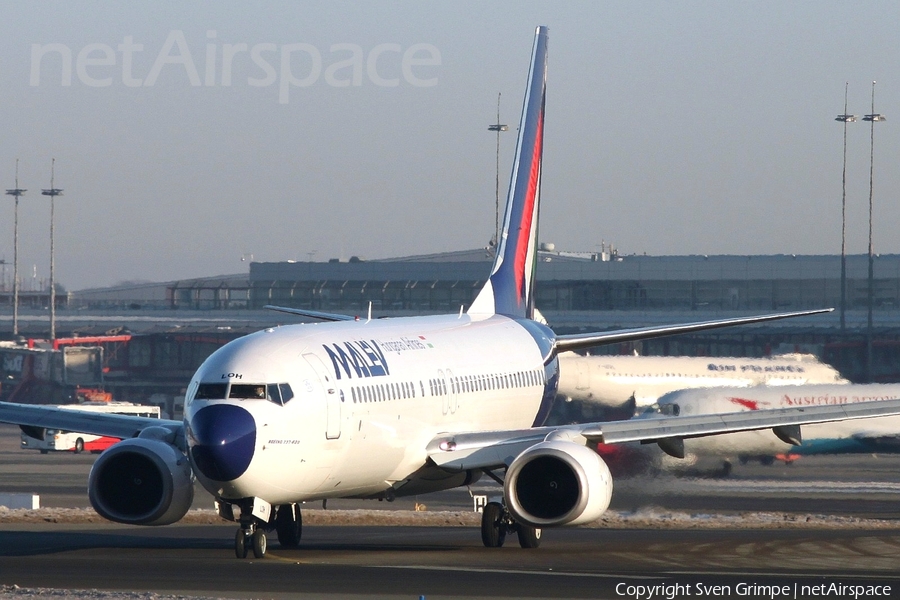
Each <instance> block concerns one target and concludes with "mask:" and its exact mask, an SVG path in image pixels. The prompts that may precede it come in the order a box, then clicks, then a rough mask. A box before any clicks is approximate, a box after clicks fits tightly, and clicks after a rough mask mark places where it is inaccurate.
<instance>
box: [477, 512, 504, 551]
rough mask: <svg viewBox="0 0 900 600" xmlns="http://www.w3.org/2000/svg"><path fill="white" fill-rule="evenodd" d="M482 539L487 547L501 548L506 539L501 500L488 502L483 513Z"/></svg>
mask: <svg viewBox="0 0 900 600" xmlns="http://www.w3.org/2000/svg"><path fill="white" fill-rule="evenodd" d="M481 541H482V542H483V543H484V545H485V547H487V548H500V547H501V546H503V542H505V541H506V525H505V524H504V523H503V505H502V504H500V503H499V502H488V503H487V505H485V507H484V512H482V513H481Z"/></svg>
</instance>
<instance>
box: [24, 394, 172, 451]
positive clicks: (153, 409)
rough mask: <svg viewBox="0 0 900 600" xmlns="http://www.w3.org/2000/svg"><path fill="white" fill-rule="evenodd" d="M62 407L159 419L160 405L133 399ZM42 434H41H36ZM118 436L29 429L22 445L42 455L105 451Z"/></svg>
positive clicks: (25, 433)
mask: <svg viewBox="0 0 900 600" xmlns="http://www.w3.org/2000/svg"><path fill="white" fill-rule="evenodd" d="M59 408H65V409H67V410H84V411H90V412H100V413H107V414H117V415H132V416H137V417H151V418H154V419H158V418H159V414H160V413H159V407H158V406H143V405H141V404H132V403H130V402H85V403H82V404H65V405H62V406H60V407H59ZM36 436H40V437H36ZM119 441H121V440H120V439H119V438H114V437H108V436H100V435H90V434H87V433H79V432H77V431H63V430H60V429H39V428H28V432H25V431H24V430H23V431H22V448H23V449H27V450H40V451H41V454H47V453H48V452H51V451H55V452H74V453H75V454H79V453H81V452H85V451H87V452H94V453H99V452H103V451H104V450H106V449H107V448H109V447H110V446H112V445H113V444H115V443H116V442H119Z"/></svg>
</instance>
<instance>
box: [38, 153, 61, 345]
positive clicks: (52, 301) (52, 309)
mask: <svg viewBox="0 0 900 600" xmlns="http://www.w3.org/2000/svg"><path fill="white" fill-rule="evenodd" d="M55 167H56V159H55V158H54V159H52V161H51V163H50V189H48V190H41V195H43V196H50V342H51V343H52V342H53V341H55V340H56V281H55V279H54V277H53V273H54V256H53V205H54V204H55V202H54V200H56V197H57V196H62V193H63V191H62V190H61V189H59V188H56V187H54V186H53V172H54V170H55Z"/></svg>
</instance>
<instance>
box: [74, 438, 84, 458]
mask: <svg viewBox="0 0 900 600" xmlns="http://www.w3.org/2000/svg"><path fill="white" fill-rule="evenodd" d="M82 452H84V440H83V439H81V438H78V439H77V440H75V454H81V453H82Z"/></svg>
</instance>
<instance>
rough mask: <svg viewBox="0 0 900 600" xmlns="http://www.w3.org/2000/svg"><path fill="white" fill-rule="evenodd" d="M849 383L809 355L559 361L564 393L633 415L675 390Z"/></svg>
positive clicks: (565, 357)
mask: <svg viewBox="0 0 900 600" xmlns="http://www.w3.org/2000/svg"><path fill="white" fill-rule="evenodd" d="M812 383H831V384H834V383H849V382H848V381H847V380H846V379H844V378H843V377H841V374H840V373H839V372H838V371H837V370H836V369H835V368H834V367H832V366H831V365H827V364H824V363H822V362H819V361H818V360H817V359H816V357H814V356H812V355H809V354H784V355H780V356H770V357H766V358H733V357H715V358H706V357H703V358H701V357H696V356H616V355H611V356H599V355H597V356H581V355H578V354H575V353H573V352H566V353H564V354H560V356H559V394H560V395H561V396H565V397H566V400H568V401H576V402H586V403H589V404H596V405H598V406H602V407H605V408H616V409H625V410H626V411H629V412H631V413H634V411H635V409H638V410H640V409H643V408H646V407H648V406H651V405H653V404H654V403H655V402H656V401H657V400H658V399H659V397H660V396H662V395H663V394H665V393H668V392H673V391H675V390H683V389H688V388H707V387H725V386H732V387H739V386H740V387H744V386H747V387H749V386H753V385H769V386H783V385H804V384H812Z"/></svg>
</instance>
